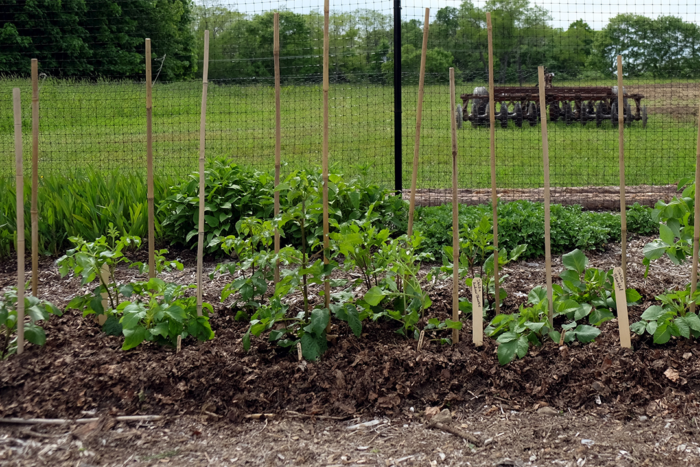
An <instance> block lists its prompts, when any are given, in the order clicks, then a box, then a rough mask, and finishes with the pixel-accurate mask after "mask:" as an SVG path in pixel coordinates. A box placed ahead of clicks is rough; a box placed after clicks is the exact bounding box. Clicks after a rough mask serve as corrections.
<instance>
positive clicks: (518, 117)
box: [515, 102, 523, 128]
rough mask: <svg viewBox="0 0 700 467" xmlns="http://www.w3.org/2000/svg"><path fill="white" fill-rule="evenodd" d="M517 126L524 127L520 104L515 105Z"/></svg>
mask: <svg viewBox="0 0 700 467" xmlns="http://www.w3.org/2000/svg"><path fill="white" fill-rule="evenodd" d="M515 126H517V127H518V128H522V126H523V108H522V107H521V106H520V102H516V103H515Z"/></svg>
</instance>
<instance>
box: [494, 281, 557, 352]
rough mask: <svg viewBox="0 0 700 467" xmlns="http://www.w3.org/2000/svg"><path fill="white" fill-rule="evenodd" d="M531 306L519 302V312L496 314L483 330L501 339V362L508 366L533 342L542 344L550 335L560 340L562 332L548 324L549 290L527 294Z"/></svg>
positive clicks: (499, 350) (499, 344)
mask: <svg viewBox="0 0 700 467" xmlns="http://www.w3.org/2000/svg"><path fill="white" fill-rule="evenodd" d="M527 303H528V305H529V306H527V307H526V306H525V305H520V309H519V311H518V313H513V314H500V315H496V317H494V318H493V319H492V320H491V322H490V323H489V325H488V326H487V327H486V329H485V330H484V333H485V334H486V335H487V336H489V337H492V338H495V339H496V342H498V350H497V355H498V362H499V363H500V364H501V365H507V364H508V363H510V362H512V361H513V360H514V359H515V357H516V356H517V357H518V358H523V357H524V356H525V355H527V352H528V349H529V348H530V344H533V345H537V346H540V345H542V341H543V340H544V339H545V338H547V337H549V338H551V339H552V340H554V341H559V338H560V335H559V333H558V332H557V331H554V330H553V329H551V328H550V327H549V321H548V303H547V291H546V290H545V289H544V288H543V287H535V288H534V289H532V291H530V293H529V294H528V299H527Z"/></svg>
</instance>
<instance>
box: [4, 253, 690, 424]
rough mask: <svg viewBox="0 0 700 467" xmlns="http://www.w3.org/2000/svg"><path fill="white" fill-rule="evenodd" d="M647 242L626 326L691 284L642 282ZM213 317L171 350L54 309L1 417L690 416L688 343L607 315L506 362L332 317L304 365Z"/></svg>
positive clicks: (59, 297)
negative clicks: (489, 409) (595, 331)
mask: <svg viewBox="0 0 700 467" xmlns="http://www.w3.org/2000/svg"><path fill="white" fill-rule="evenodd" d="M646 241H648V239H638V240H635V241H633V242H631V243H630V248H629V253H630V258H631V259H630V266H629V279H628V280H629V281H630V286H633V287H636V288H637V289H638V290H640V292H641V293H642V295H644V300H645V303H644V304H642V305H641V306H639V307H635V308H633V309H631V310H630V314H631V320H630V321H631V322H634V321H635V320H636V319H637V318H638V316H639V315H640V314H641V312H642V311H643V310H644V309H645V308H646V306H648V305H649V304H650V303H651V300H653V296H654V295H655V294H658V293H659V292H661V291H662V290H663V289H664V288H667V287H671V286H673V285H674V284H675V285H678V286H680V285H682V284H684V283H685V282H684V281H687V277H686V274H685V272H683V273H679V272H678V271H677V270H674V269H673V268H672V267H671V266H669V265H665V263H663V262H662V263H658V264H657V265H655V268H658V271H657V272H658V275H657V276H656V278H655V279H654V280H651V281H650V280H649V279H647V280H646V281H645V280H644V278H643V268H642V267H641V256H640V255H639V254H638V253H640V250H641V247H642V246H643V244H644V243H645V242H646ZM618 256H619V247H617V250H616V249H615V247H611V248H609V249H608V250H607V251H604V252H599V253H596V254H593V255H589V257H590V258H591V266H595V267H607V266H608V265H612V264H613V263H615V261H616V258H617V257H618ZM191 262H192V261H191V257H190V258H189V260H188V261H186V265H187V267H186V269H185V272H183V273H174V274H173V275H172V277H169V278H168V279H169V280H182V281H191V280H192V275H193V268H192V265H191V264H189V263H191ZM541 265H542V263H541V262H540V263H539V264H538V263H522V262H521V263H516V264H515V265H513V266H512V267H510V268H509V269H508V270H507V271H506V272H508V273H509V274H510V276H511V277H510V278H509V279H508V282H507V284H510V285H508V286H507V288H508V292H509V299H508V300H507V301H506V304H505V305H504V307H505V308H506V310H511V311H512V310H514V309H515V307H517V305H518V303H521V302H522V301H523V300H524V299H523V298H522V295H524V294H526V293H527V292H528V291H529V288H531V286H534V285H537V284H538V283H541V282H542V278H543V277H544V276H543V274H544V273H543V268H542V267H541ZM557 265H558V263H556V262H555V265H554V266H555V271H557V270H558V269H557ZM49 266H50V264H47V265H46V267H45V268H43V272H42V276H41V278H42V286H41V287H42V288H41V289H40V294H41V296H42V297H43V298H47V299H49V300H54V302H55V303H57V304H59V305H65V303H66V302H67V300H69V299H70V298H71V296H72V295H73V294H74V293H75V292H76V291H77V290H78V289H79V284H77V281H75V280H74V279H64V280H63V279H60V278H59V277H58V275H57V274H56V271H55V269H51V267H49ZM208 267H209V268H211V267H213V264H209V266H208ZM8 269H9V268H8ZM686 269H688V268H686ZM131 273H132V272H128V271H125V272H124V274H131ZM652 273H654V271H652ZM664 274H666V275H664ZM13 282H14V280H13V277H12V271H10V270H5V271H3V272H2V273H1V274H0V288H2V287H5V286H8V285H12V284H13ZM207 287H208V288H207V290H206V293H205V299H207V300H209V301H211V302H213V303H218V300H217V298H216V296H217V293H218V290H220V288H221V287H220V284H218V283H216V282H214V283H211V284H209V285H208V286H207ZM450 289H451V287H450V284H441V285H440V286H439V287H437V288H436V289H434V291H433V292H432V294H431V296H432V297H433V301H434V305H433V307H432V308H431V313H433V314H435V315H437V316H447V314H448V313H450V312H451V311H450V304H451V299H450ZM463 293H464V294H466V293H467V292H466V290H465V291H464V292H463ZM211 322H212V327H213V328H214V330H215V331H216V338H215V339H214V340H213V341H210V342H206V343H198V342H195V341H190V340H189V339H188V340H185V341H184V342H183V348H182V351H181V352H180V353H175V352H174V351H173V350H171V349H167V348H163V347H158V346H157V345H155V344H152V343H148V344H146V345H142V346H139V347H138V348H136V349H134V350H131V351H127V352H124V351H122V350H121V344H122V339H120V338H117V337H109V336H105V335H104V334H103V333H101V332H100V331H99V329H98V327H97V326H96V325H95V324H94V323H93V321H92V320H90V319H86V318H82V317H81V316H79V315H77V314H75V313H73V312H69V313H67V314H66V315H64V316H63V317H60V318H54V319H53V320H52V321H51V322H50V323H49V324H48V325H47V326H46V330H47V336H48V339H47V343H46V346H45V347H43V348H39V347H36V346H31V345H30V346H28V349H27V351H26V352H25V353H24V354H23V355H21V356H15V357H12V358H10V359H8V360H6V361H3V362H0V416H2V417H77V416H80V415H81V413H82V412H84V411H88V412H92V411H98V412H102V413H109V414H113V415H117V414H118V415H130V414H139V413H142V414H164V415H168V414H170V415H176V414H185V413H190V414H193V413H203V412H207V413H214V414H217V415H219V416H221V417H226V418H227V419H229V420H231V421H238V420H242V419H244V417H245V415H248V414H256V413H282V412H285V411H288V410H292V411H296V412H299V413H302V414H310V415H331V416H337V417H346V416H347V417H352V416H357V415H367V416H375V415H376V416H379V415H382V416H387V415H388V416H391V415H399V414H401V413H403V412H404V411H405V410H407V409H408V407H414V406H416V407H425V406H436V405H445V406H456V405H460V406H463V407H465V408H467V409H468V408H470V407H473V408H476V407H477V406H483V405H484V404H489V405H493V407H494V409H495V407H496V406H498V407H500V410H507V409H511V410H518V411H532V410H537V409H538V408H540V407H543V406H547V405H549V406H552V407H554V408H556V409H558V410H563V411H569V410H570V411H583V412H586V411H595V412H602V413H609V414H611V415H613V416H614V417H615V418H619V419H628V418H636V417H638V416H641V415H645V416H659V415H661V416H664V415H667V414H672V415H673V416H681V415H694V414H697V413H698V407H699V406H698V402H697V400H696V396H695V394H697V392H698V389H700V364H699V363H698V356H699V355H700V349H698V347H697V345H696V342H695V341H693V340H673V341H671V342H670V343H669V344H667V345H665V346H656V345H654V344H653V343H652V342H651V339H650V338H648V337H643V338H640V337H637V336H634V337H633V340H632V342H633V346H634V350H629V349H621V348H620V346H619V336H618V332H617V322H616V321H612V322H607V323H605V324H604V325H603V326H602V335H601V336H600V337H599V338H598V339H597V340H596V342H594V343H592V344H588V345H580V344H573V345H571V346H568V347H567V346H563V347H561V348H560V347H559V346H558V345H557V344H555V343H553V342H548V343H546V344H545V345H544V346H543V347H541V348H531V350H530V352H529V353H528V355H527V356H526V357H525V358H524V359H522V360H517V361H515V362H513V363H511V364H510V365H508V366H506V367H501V366H500V365H499V364H498V359H497V357H496V345H495V342H493V341H492V340H489V339H486V343H485V345H484V347H482V348H475V347H474V346H473V345H472V344H471V339H470V336H471V327H470V324H469V323H466V324H465V327H464V329H463V331H462V341H461V342H460V343H459V344H456V345H453V346H444V345H442V346H441V345H439V344H438V343H436V342H430V343H428V344H427V345H425V346H424V347H423V349H422V350H421V351H420V352H418V351H417V350H416V341H414V340H409V339H404V338H403V337H401V336H398V335H397V334H395V333H394V332H393V330H394V329H395V327H393V326H392V325H391V324H390V323H375V324H366V325H365V327H364V329H363V336H362V338H360V339H358V338H356V337H355V336H354V335H353V334H352V333H351V332H350V329H349V328H348V327H347V325H346V324H345V323H337V322H335V321H334V324H333V329H332V331H331V334H334V335H337V336H338V337H337V338H336V339H334V341H332V342H330V343H329V350H328V352H327V353H326V354H325V355H324V356H323V357H322V359H321V360H320V361H319V362H316V363H308V362H299V361H298V360H297V356H296V353H289V352H288V351H287V350H283V349H279V348H277V347H275V346H273V345H271V344H269V343H268V342H267V341H266V340H265V339H254V340H253V345H252V348H251V351H250V352H247V353H246V352H245V351H244V350H243V348H242V345H241V338H242V336H243V334H244V332H245V330H246V328H247V325H246V324H245V323H240V322H236V321H235V320H234V318H233V315H232V314H231V313H230V312H229V311H228V309H227V307H226V306H225V304H224V305H218V307H217V313H216V314H215V316H214V317H212V320H211Z"/></svg>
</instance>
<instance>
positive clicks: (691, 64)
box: [589, 14, 700, 78]
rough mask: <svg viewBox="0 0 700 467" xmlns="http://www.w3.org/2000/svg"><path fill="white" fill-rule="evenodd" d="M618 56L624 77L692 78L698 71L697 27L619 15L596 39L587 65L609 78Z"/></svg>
mask: <svg viewBox="0 0 700 467" xmlns="http://www.w3.org/2000/svg"><path fill="white" fill-rule="evenodd" d="M617 55H622V56H623V57H624V66H625V68H624V69H625V74H627V75H631V76H639V75H650V76H652V77H656V78H668V77H671V76H682V77H690V76H693V74H694V71H695V70H697V69H698V68H699V67H700V26H698V25H696V24H694V23H687V22H684V21H683V20H682V19H681V18H677V17H674V16H660V17H659V18H657V19H651V18H647V17H645V16H641V15H635V14H621V15H618V16H616V17H614V18H612V19H611V20H610V22H609V23H608V25H607V26H606V27H605V28H603V30H602V31H600V33H598V34H597V35H596V38H595V41H594V43H593V51H592V53H591V57H590V60H589V65H590V66H591V68H593V69H596V70H598V71H600V72H601V73H604V74H606V75H610V74H612V73H614V72H615V70H616V67H617V65H616V57H617Z"/></svg>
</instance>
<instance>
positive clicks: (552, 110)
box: [549, 102, 561, 122]
mask: <svg viewBox="0 0 700 467" xmlns="http://www.w3.org/2000/svg"><path fill="white" fill-rule="evenodd" d="M560 113H561V111H560V109H559V104H557V103H556V102H555V103H553V104H549V120H550V121H552V122H556V121H557V120H559V114H560Z"/></svg>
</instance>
